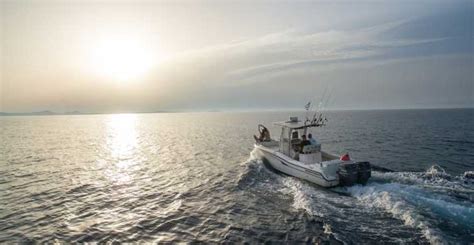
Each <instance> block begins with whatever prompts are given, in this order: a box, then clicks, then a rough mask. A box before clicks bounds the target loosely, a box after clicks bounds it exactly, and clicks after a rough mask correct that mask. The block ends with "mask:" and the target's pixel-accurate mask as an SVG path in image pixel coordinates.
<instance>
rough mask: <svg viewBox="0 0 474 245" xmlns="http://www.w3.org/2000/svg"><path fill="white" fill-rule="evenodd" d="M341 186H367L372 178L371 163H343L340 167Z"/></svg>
mask: <svg viewBox="0 0 474 245" xmlns="http://www.w3.org/2000/svg"><path fill="white" fill-rule="evenodd" d="M338 174H339V185H341V186H352V185H355V184H366V183H367V181H368V180H369V178H370V176H371V167H370V163H369V162H356V163H343V164H341V165H339V170H338Z"/></svg>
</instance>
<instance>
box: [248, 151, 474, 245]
mask: <svg viewBox="0 0 474 245" xmlns="http://www.w3.org/2000/svg"><path fill="white" fill-rule="evenodd" d="M249 161H250V162H251V163H247V166H248V167H247V170H248V171H247V172H246V173H245V174H244V178H241V179H240V180H241V181H243V182H241V183H244V182H245V183H249V181H250V180H249V179H252V181H254V183H253V185H264V186H265V189H266V190H268V191H274V192H279V193H282V194H285V195H290V196H292V197H293V204H292V206H293V208H295V209H297V210H304V211H305V212H306V213H308V214H310V215H312V216H316V217H319V218H321V219H322V220H323V222H324V223H325V224H326V226H327V227H331V228H332V229H328V230H330V232H331V233H333V234H334V235H335V237H336V238H337V239H339V240H342V241H344V240H353V239H357V238H358V236H360V235H361V234H362V233H363V232H364V230H361V231H360V232H361V234H357V235H354V236H353V237H347V236H348V235H347V233H351V232H352V231H354V230H356V229H362V228H357V226H358V225H360V226H365V227H366V228H365V229H366V230H371V231H372V236H374V234H375V235H380V234H383V233H387V232H391V231H389V230H397V229H398V226H399V224H398V223H397V222H391V223H390V221H386V222H388V223H387V224H384V226H383V227H377V226H380V224H377V222H374V221H371V220H367V217H374V216H377V215H379V216H378V218H374V219H380V220H383V219H384V218H383V216H384V215H383V213H388V214H389V215H390V216H391V217H393V218H394V219H395V220H400V221H401V222H402V224H404V225H405V226H406V227H408V228H410V229H414V230H418V231H420V232H421V235H422V236H423V237H424V238H425V239H426V240H427V241H428V242H430V243H432V244H442V243H447V242H448V241H449V242H452V241H459V242H463V241H465V240H466V239H467V240H470V239H472V234H474V230H473V228H472V227H474V208H473V205H472V203H473V202H474V185H473V182H472V178H471V177H472V176H471V175H469V173H467V174H464V175H461V176H451V175H449V174H448V173H446V171H444V169H442V168H441V167H439V166H437V165H433V166H432V167H430V168H429V169H427V170H426V171H425V172H390V171H382V172H379V171H373V177H372V178H371V180H370V181H369V183H368V184H367V185H365V186H362V185H356V186H353V187H347V188H346V187H338V188H333V189H325V188H320V187H318V186H316V185H313V184H310V183H308V182H305V181H301V180H299V179H297V178H293V177H289V176H286V175H276V174H274V173H272V171H269V170H268V169H267V168H265V167H264V166H263V164H261V162H259V161H257V160H256V159H255V158H252V157H251V158H250V159H249ZM261 177H263V178H261ZM381 213H382V214H381ZM341 229H342V230H341ZM460 230H462V231H464V232H465V234H466V235H465V236H461V237H460V236H458V235H456V233H457V234H459V233H458V232H459V231H460ZM328 232H329V231H328ZM453 232H454V233H455V234H454V235H451V233H453ZM392 235H393V234H392ZM380 236H382V235H380ZM394 236H395V238H396V236H397V234H395V235H394ZM399 236H401V235H399ZM392 238H393V237H392ZM420 238H421V237H420ZM369 239H370V238H369ZM393 241H394V242H397V240H393ZM412 241H413V240H404V242H408V243H410V242H412ZM374 242H376V240H375V241H374ZM398 242H400V240H398ZM415 242H416V240H415Z"/></svg>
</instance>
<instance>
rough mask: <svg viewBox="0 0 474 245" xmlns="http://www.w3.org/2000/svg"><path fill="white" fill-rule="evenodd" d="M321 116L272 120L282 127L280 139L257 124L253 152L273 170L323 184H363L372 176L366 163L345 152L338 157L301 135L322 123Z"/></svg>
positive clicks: (323, 121) (320, 125) (331, 185)
mask: <svg viewBox="0 0 474 245" xmlns="http://www.w3.org/2000/svg"><path fill="white" fill-rule="evenodd" d="M326 121H327V119H323V118H322V117H321V116H319V118H318V117H314V118H313V120H309V119H306V120H305V121H300V120H298V118H297V117H290V120H288V121H282V122H275V123H274V125H275V126H277V127H280V128H281V133H280V139H279V141H277V140H274V139H272V138H271V137H270V131H269V130H268V129H267V128H266V127H265V126H263V125H259V132H260V135H261V137H256V136H255V140H256V143H255V145H254V147H255V151H254V152H255V154H256V156H257V157H258V158H261V159H262V160H264V161H265V162H267V163H268V164H269V165H270V166H271V167H273V168H274V169H276V170H278V171H280V172H282V173H285V174H287V175H291V176H294V177H297V178H301V179H304V180H307V181H309V182H312V183H315V184H317V185H320V186H323V187H335V186H352V185H355V184H365V183H367V181H368V180H369V178H370V176H371V166H370V163H369V162H365V161H364V162H357V161H354V160H352V159H350V157H349V155H348V154H345V155H343V156H341V157H338V156H336V155H333V154H331V153H328V152H326V151H323V150H322V149H321V144H320V143H318V142H314V141H313V143H311V144H308V143H307V142H303V140H302V139H301V137H302V136H303V135H304V136H306V133H307V132H308V131H309V130H311V129H312V128H318V127H322V126H324V125H325V122H326Z"/></svg>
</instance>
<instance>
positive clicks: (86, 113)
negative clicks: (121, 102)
mask: <svg viewBox="0 0 474 245" xmlns="http://www.w3.org/2000/svg"><path fill="white" fill-rule="evenodd" d="M176 112H179V111H149V112H146V111H141V112H110V113H100V112H81V111H68V112H54V111H48V110H46V111H36V112H0V117H1V116H55V115H96V114H115V113H176Z"/></svg>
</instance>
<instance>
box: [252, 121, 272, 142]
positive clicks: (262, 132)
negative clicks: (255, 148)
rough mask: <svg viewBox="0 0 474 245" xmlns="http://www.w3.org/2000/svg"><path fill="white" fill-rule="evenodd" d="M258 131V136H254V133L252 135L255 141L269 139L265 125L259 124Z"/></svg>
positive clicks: (268, 132)
mask: <svg viewBox="0 0 474 245" xmlns="http://www.w3.org/2000/svg"><path fill="white" fill-rule="evenodd" d="M259 133H260V135H259V136H258V137H257V136H255V135H254V136H253V138H254V139H255V140H256V141H257V142H262V141H271V137H270V131H268V129H267V128H266V127H265V126H263V125H260V126H259Z"/></svg>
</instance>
